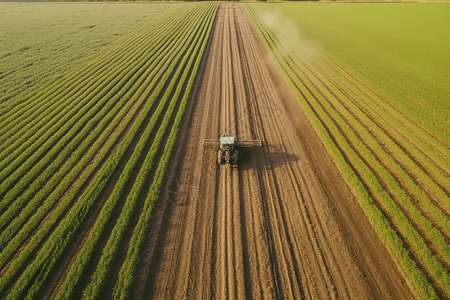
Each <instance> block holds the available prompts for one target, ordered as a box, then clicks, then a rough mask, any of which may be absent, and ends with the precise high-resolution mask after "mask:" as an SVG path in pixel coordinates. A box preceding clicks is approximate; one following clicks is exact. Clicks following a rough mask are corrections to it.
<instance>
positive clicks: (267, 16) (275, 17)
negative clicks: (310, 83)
mask: <svg viewBox="0 0 450 300" xmlns="http://www.w3.org/2000/svg"><path fill="white" fill-rule="evenodd" d="M259 15H260V17H261V20H262V21H263V22H264V24H265V25H266V26H267V27H268V28H269V29H270V30H271V31H272V32H273V33H274V34H275V36H276V38H277V41H276V46H277V47H278V48H281V49H284V50H285V51H286V52H287V53H288V54H294V55H295V56H297V57H298V58H299V59H300V60H301V61H304V62H306V61H307V62H310V63H311V62H315V61H317V59H320V58H323V52H322V51H321V49H320V48H319V47H318V46H317V45H316V44H315V43H314V42H312V41H309V40H307V39H305V38H304V37H302V35H301V32H300V29H299V27H298V26H297V24H296V23H295V22H294V21H293V20H292V19H289V18H286V17H284V16H283V13H282V11H281V10H267V11H266V10H260V11H259ZM269 58H270V59H271V60H273V59H275V57H274V54H273V53H272V52H270V53H269Z"/></svg>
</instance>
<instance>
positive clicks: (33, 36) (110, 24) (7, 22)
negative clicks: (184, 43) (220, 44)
mask: <svg viewBox="0 0 450 300" xmlns="http://www.w3.org/2000/svg"><path fill="white" fill-rule="evenodd" d="M173 7H175V5H171V4H164V3H159V4H156V3H154V4H153V5H152V6H148V7H146V9H144V10H143V9H142V8H140V7H136V6H134V7H132V6H127V7H126V9H124V7H123V6H117V5H103V6H92V5H89V4H76V5H74V4H69V3H68V4H67V5H65V6H64V7H63V6H61V5H58V4H49V5H47V6H45V8H44V7H43V6H40V5H39V4H35V3H34V4H33V3H30V5H28V6H27V7H26V8H25V9H24V8H23V7H20V6H17V5H16V6H14V5H9V4H7V3H5V4H3V5H2V12H3V15H2V18H1V20H0V27H1V28H2V29H3V30H2V33H1V36H0V40H2V47H1V48H0V58H2V59H0V115H3V114H4V113H7V112H8V111H9V110H10V109H12V108H13V107H14V106H15V105H16V104H17V103H16V100H17V98H18V97H20V96H21V95H23V94H24V93H28V92H29V91H30V90H33V89H34V90H36V89H37V88H38V87H40V86H42V85H43V84H45V83H48V82H49V81H51V80H53V79H52V78H53V77H54V76H55V75H56V74H58V73H65V72H67V71H69V70H70V69H71V68H73V66H75V65H77V64H78V63H80V62H83V61H87V60H88V59H91V58H92V57H93V56H95V55H97V54H99V53H101V52H102V51H104V49H105V47H111V45H113V44H114V43H117V41H118V40H120V39H122V38H123V37H124V35H128V34H129V33H130V31H132V30H133V29H134V28H135V27H136V24H139V23H140V22H142V21H144V20H146V19H147V20H148V19H149V18H154V17H156V16H158V15H160V14H162V13H164V12H165V11H167V10H170V9H171V8H173ZM130 14H132V15H133V17H132V18H130ZM86 25H95V26H94V27H92V28H90V26H86ZM27 66H28V67H27ZM2 71H3V72H2Z"/></svg>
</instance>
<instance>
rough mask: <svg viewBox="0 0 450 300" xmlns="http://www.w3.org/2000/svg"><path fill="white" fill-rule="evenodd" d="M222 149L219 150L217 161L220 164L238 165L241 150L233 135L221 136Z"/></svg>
mask: <svg viewBox="0 0 450 300" xmlns="http://www.w3.org/2000/svg"><path fill="white" fill-rule="evenodd" d="M219 140H220V149H219V150H218V151H217V163H218V164H219V165H222V164H226V165H237V163H238V157H239V151H238V150H237V149H236V144H235V141H234V137H233V136H223V135H221V136H220V139H219Z"/></svg>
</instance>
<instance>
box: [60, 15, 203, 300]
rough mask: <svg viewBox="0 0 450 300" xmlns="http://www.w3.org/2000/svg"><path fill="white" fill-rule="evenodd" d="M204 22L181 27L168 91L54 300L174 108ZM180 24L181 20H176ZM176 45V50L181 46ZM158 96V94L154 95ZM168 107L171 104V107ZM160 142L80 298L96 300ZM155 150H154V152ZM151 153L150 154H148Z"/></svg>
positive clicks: (70, 287)
mask: <svg viewBox="0 0 450 300" xmlns="http://www.w3.org/2000/svg"><path fill="white" fill-rule="evenodd" d="M204 18H205V12H204V11H201V12H200V13H197V15H196V16H195V18H194V17H192V18H191V19H190V20H189V23H190V24H186V26H185V30H186V31H185V32H184V31H180V34H181V35H180V36H185V38H180V39H179V41H180V42H181V43H180V44H181V45H184V46H183V49H182V50H181V52H180V54H179V55H178V56H177V58H176V60H175V61H174V64H172V66H171V71H170V72H169V73H171V72H172V71H175V72H176V74H175V75H174V77H173V78H172V80H171V82H170V85H169V87H168V89H167V90H166V91H165V94H164V96H163V98H162V99H161V101H160V103H159V105H158V108H157V109H156V111H155V112H154V114H153V115H152V117H151V119H150V122H149V124H148V126H147V127H146V130H145V132H144V133H143V135H142V137H141V139H140V141H139V143H138V145H137V146H136V150H135V151H134V152H133V155H132V157H131V158H130V160H129V162H128V163H127V166H126V167H125V169H124V171H123V172H122V174H121V176H120V178H119V180H118V182H117V184H116V185H115V188H114V190H113V191H112V194H111V196H110V197H109V198H108V201H107V202H106V203H105V205H104V206H103V208H102V211H101V213H100V215H99V217H98V218H97V221H96V224H95V226H94V228H93V229H92V230H91V232H90V234H89V237H88V238H87V240H86V242H85V244H84V246H83V248H82V249H81V251H80V252H79V253H78V255H77V258H76V260H75V261H74V263H73V264H72V266H71V269H70V270H69V272H68V274H67V277H66V280H65V281H64V283H63V285H62V286H61V288H60V290H59V292H58V296H57V298H60V299H64V298H65V297H66V296H67V295H71V294H72V293H73V291H74V289H75V288H76V285H77V283H78V282H79V280H80V279H81V277H82V275H83V271H84V270H85V269H86V267H87V266H88V265H89V264H90V263H92V262H91V257H92V253H93V252H94V251H95V250H96V249H97V247H98V242H99V238H100V237H101V235H102V234H103V232H104V231H105V226H106V224H107V222H108V221H109V220H110V218H111V214H112V212H113V210H114V208H115V207H116V204H117V202H118V201H119V200H120V198H121V197H124V192H125V191H124V190H125V187H126V184H127V182H129V181H130V176H131V172H132V170H133V169H135V168H136V165H137V163H138V160H139V158H140V157H141V155H145V154H144V153H143V150H144V148H145V146H146V144H147V143H148V141H149V138H150V136H151V135H152V133H153V132H154V130H155V129H157V128H156V124H157V121H158V119H159V118H160V115H161V113H162V112H163V110H164V108H165V106H166V103H167V101H169V100H170V102H171V103H173V104H175V103H177V102H179V99H178V97H177V96H176V95H174V96H173V97H171V99H170V96H171V95H172V92H173V89H174V86H175V85H176V84H178V86H182V85H183V80H182V79H181V80H180V79H179V73H180V71H181V70H183V69H186V68H187V67H186V66H184V60H185V59H186V58H187V57H190V56H192V55H194V54H192V53H191V49H189V50H188V51H187V52H186V50H187V46H188V45H189V43H186V41H191V40H192V39H193V38H194V37H195V36H196V38H198V30H199V27H200V26H205V24H204V23H202V22H201V20H202V19H204ZM180 21H181V20H180ZM194 42H195V41H194ZM181 45H180V46H181ZM181 58H183V61H181V63H180V65H179V66H178V68H177V69H176V70H175V69H174V67H175V65H176V63H177V61H179V60H180V59H181ZM158 94H159V93H158ZM158 94H157V93H154V94H152V98H154V99H156V97H157V96H158ZM171 105H172V104H171ZM171 118H172V111H171V110H170V108H169V109H168V110H167V111H166V114H165V116H164V120H170V119H171ZM160 131H161V132H165V131H166V128H164V127H163V125H161V126H160V127H159V129H158V132H160ZM161 141H162V136H158V135H156V137H155V138H154V139H153V141H152V146H151V149H150V151H149V152H148V153H147V155H146V159H145V160H144V162H143V164H142V167H141V168H140V169H139V174H138V175H137V177H136V178H135V179H134V184H133V187H132V189H131V191H130V192H129V194H128V195H127V197H126V201H125V204H124V205H123V207H122V211H121V214H120V216H119V218H118V219H117V221H116V225H115V226H114V229H113V230H112V232H111V234H110V235H109V238H108V242H107V244H106V245H105V247H104V249H103V252H102V256H101V258H100V261H99V262H98V264H97V268H96V270H95V273H94V274H93V276H92V281H91V283H90V284H89V285H88V287H87V288H86V289H85V292H84V297H86V298H96V297H97V296H98V295H99V293H100V292H101V289H102V287H103V285H104V280H105V279H104V278H105V277H106V276H107V273H108V272H109V270H110V267H111V263H112V262H113V261H114V259H115V255H116V254H117V251H118V249H119V248H120V247H123V244H122V240H123V237H124V234H125V232H126V230H127V229H128V226H129V223H130V218H131V215H132V214H133V212H134V210H135V207H136V205H137V201H138V198H139V195H140V194H141V192H142V189H143V185H144V183H145V181H146V180H148V178H147V177H148V176H149V170H150V169H151V168H152V166H153V164H154V162H155V156H156V153H157V152H156V151H157V150H158V148H159V144H160V143H161ZM154 149H156V150H154ZM152 150H153V151H152Z"/></svg>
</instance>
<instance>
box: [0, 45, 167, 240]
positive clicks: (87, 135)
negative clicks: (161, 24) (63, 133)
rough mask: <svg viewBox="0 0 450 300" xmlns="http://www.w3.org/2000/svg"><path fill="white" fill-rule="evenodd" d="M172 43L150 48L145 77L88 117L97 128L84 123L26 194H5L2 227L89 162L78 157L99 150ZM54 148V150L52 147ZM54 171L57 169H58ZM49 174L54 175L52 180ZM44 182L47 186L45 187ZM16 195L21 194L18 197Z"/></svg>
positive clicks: (13, 191)
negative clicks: (105, 135) (102, 138)
mask: <svg viewBox="0 0 450 300" xmlns="http://www.w3.org/2000/svg"><path fill="white" fill-rule="evenodd" d="M169 44H170V43H169V42H167V43H166V44H164V47H161V48H160V49H159V50H158V52H156V55H155V52H154V51H151V52H150V53H149V55H151V59H149V60H146V63H145V65H144V66H142V67H141V69H142V70H145V73H144V74H143V76H140V74H135V75H134V77H133V78H134V79H136V78H139V79H138V80H131V81H129V82H128V83H133V82H134V83H133V87H132V88H131V89H130V90H129V91H127V93H126V94H125V95H123V93H118V94H115V95H114V97H115V98H116V99H120V101H119V102H118V105H116V106H111V107H109V106H106V107H103V109H100V110H99V111H100V112H102V114H97V115H96V116H95V117H94V118H91V119H90V120H89V123H91V124H95V128H92V126H91V127H89V126H85V127H84V128H83V129H82V130H80V132H79V133H78V135H77V136H76V138H75V139H73V140H71V141H70V143H69V145H68V146H66V147H65V148H64V150H63V152H62V153H59V154H58V157H57V159H56V160H54V161H53V162H52V164H51V165H50V166H49V167H48V168H47V169H46V172H44V173H41V174H40V176H39V177H38V180H35V181H34V182H33V183H32V184H31V185H30V186H29V187H28V189H27V190H26V191H25V192H24V193H23V194H21V195H20V191H17V190H15V189H11V190H10V191H9V192H8V193H7V194H6V195H5V197H4V199H3V201H2V202H1V205H2V207H6V206H7V205H9V207H8V209H7V210H6V212H4V213H3V214H2V218H1V221H2V223H1V226H4V224H7V223H8V222H9V220H11V218H12V217H14V216H15V213H16V212H18V211H19V210H21V216H20V219H22V220H26V218H27V215H26V212H33V210H34V208H35V207H38V206H39V205H40V201H42V200H43V199H45V198H46V197H48V194H49V193H50V192H51V191H52V190H53V189H54V187H55V185H56V184H58V183H59V182H60V181H61V178H64V175H65V174H66V173H67V172H69V171H70V170H73V168H74V167H75V165H77V166H79V167H78V168H79V169H80V168H81V169H82V168H83V167H84V166H85V165H86V163H87V162H85V163H84V164H83V165H82V166H80V163H79V161H78V160H79V158H80V157H82V156H83V154H84V153H85V151H86V149H88V147H90V148H89V152H88V153H87V154H88V155H90V156H91V157H92V156H93V155H94V154H95V153H96V152H97V149H98V148H99V147H101V145H102V143H101V142H100V141H99V140H97V138H98V136H99V135H100V133H101V132H103V131H105V130H107V131H108V130H109V131H111V130H113V128H114V127H113V126H112V125H113V124H112V123H111V118H112V117H113V116H115V115H116V113H117V111H118V110H119V109H120V108H121V107H122V106H123V105H126V106H128V107H130V105H131V104H132V103H133V102H130V101H129V100H130V97H131V95H133V94H134V93H136V91H137V90H138V88H140V87H141V86H142V83H143V81H144V79H145V78H146V76H147V75H148V74H149V73H150V71H153V73H154V72H156V70H159V68H160V67H161V61H160V60H159V58H164V54H161V53H160V52H161V51H162V49H164V48H165V47H166V46H168V45H169ZM144 57H145V56H144ZM139 76H140V77H139ZM94 99H95V98H94ZM131 100H133V101H135V99H133V98H132V99H131ZM125 112H126V111H124V112H123V113H122V114H124V113H125ZM85 117H86V116H85ZM99 120H101V121H99ZM117 122H118V121H116V124H117ZM107 124H109V125H108V128H105V126H106V125H107ZM91 130H92V131H91ZM93 141H96V142H95V143H94V145H92V146H90V145H91V144H92V143H93ZM80 143H81V144H80ZM68 148H69V149H68ZM51 151H53V152H54V150H53V149H52V150H51ZM47 154H49V153H47ZM66 159H67V160H66ZM36 160H38V158H36ZM42 160H43V159H41V161H40V162H39V163H42ZM63 161H65V163H64V165H62V166H61V167H60V168H59V169H58V165H59V164H60V163H61V162H63ZM55 170H57V172H56V171H55ZM49 176H52V177H51V178H50V179H49ZM74 176H76V174H74V175H73V176H72V180H73V179H74V178H73V177H74ZM39 179H40V180H39ZM29 180H31V179H29ZM44 182H45V186H42V184H43V183H44ZM69 184H70V181H67V184H66V188H68V185H69ZM17 195H20V196H19V197H18V198H16V197H17ZM31 199H32V201H31ZM8 200H9V201H8ZM12 201H14V202H12ZM29 201H31V202H29ZM11 203H12V204H11ZM24 204H27V209H26V210H23V209H22V208H23V205H24ZM17 222H18V219H15V220H14V222H13V223H11V224H10V225H9V227H8V229H7V230H5V232H3V233H2V235H1V236H0V247H3V244H2V243H7V242H8V239H7V238H4V234H5V233H6V232H7V233H8V234H9V236H14V232H11V230H10V228H13V227H17V225H16V224H17Z"/></svg>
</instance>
